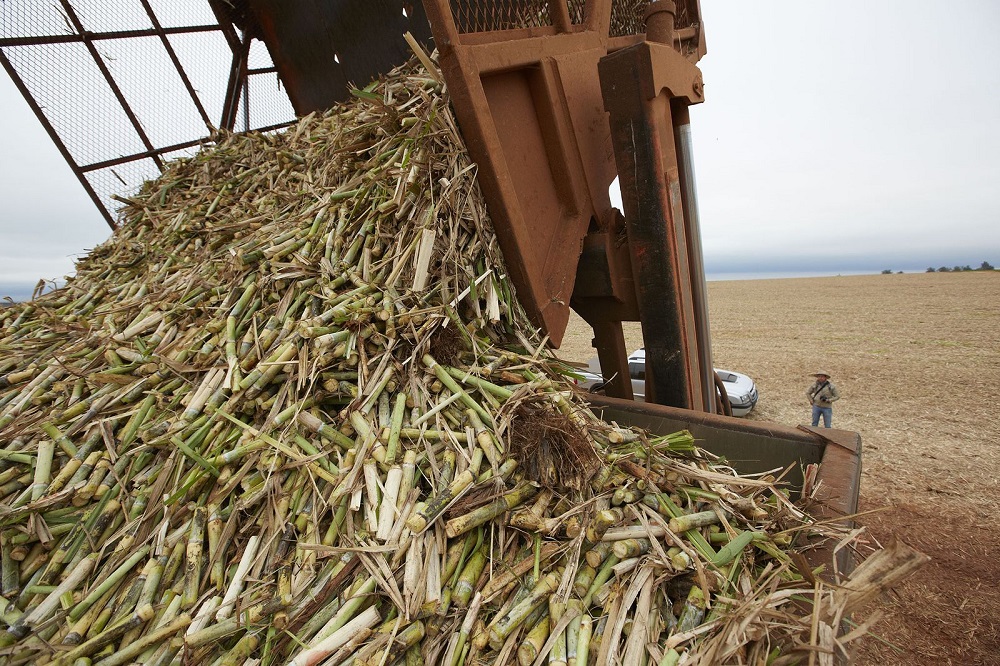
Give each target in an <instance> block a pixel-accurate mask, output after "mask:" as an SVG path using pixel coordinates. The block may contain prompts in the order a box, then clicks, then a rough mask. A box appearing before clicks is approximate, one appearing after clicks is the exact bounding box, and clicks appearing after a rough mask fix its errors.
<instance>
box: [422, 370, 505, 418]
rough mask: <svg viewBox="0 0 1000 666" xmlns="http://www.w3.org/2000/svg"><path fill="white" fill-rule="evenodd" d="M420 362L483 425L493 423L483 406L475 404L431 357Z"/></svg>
mask: <svg viewBox="0 0 1000 666" xmlns="http://www.w3.org/2000/svg"><path fill="white" fill-rule="evenodd" d="M421 360H422V361H423V364H424V365H425V366H427V368H428V369H430V370H431V371H433V372H434V376H436V377H437V378H438V380H440V382H441V383H442V384H444V385H445V386H447V387H448V390H449V391H451V392H452V393H457V394H460V395H461V400H462V402H464V403H465V406H466V407H469V408H470V409H472V410H474V411H475V412H476V414H477V415H479V418H481V419H482V420H483V422H484V423H493V418H492V417H491V416H490V414H489V412H487V411H486V410H485V409H483V406H482V405H480V404H479V403H478V402H476V401H475V400H474V399H473V398H472V396H470V395H469V394H468V393H466V392H465V391H464V390H463V389H462V387H461V386H459V385H458V383H457V382H456V381H455V380H454V379H453V378H452V376H451V375H449V374H448V371H447V370H445V368H444V367H443V366H441V365H438V362H437V361H435V360H434V357H433V356H431V355H430V354H424V356H423V358H422V359H421Z"/></svg>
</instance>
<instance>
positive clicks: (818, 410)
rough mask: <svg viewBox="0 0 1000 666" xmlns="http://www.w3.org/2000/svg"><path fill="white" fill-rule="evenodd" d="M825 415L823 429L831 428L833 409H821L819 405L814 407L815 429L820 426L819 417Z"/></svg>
mask: <svg viewBox="0 0 1000 666" xmlns="http://www.w3.org/2000/svg"><path fill="white" fill-rule="evenodd" d="M820 414H822V415H823V427H824V428H829V427H830V421H832V420H833V407H820V406H819V405H813V427H814V428H815V427H816V426H818V425H819V416H820Z"/></svg>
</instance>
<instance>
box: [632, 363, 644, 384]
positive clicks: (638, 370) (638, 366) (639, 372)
mask: <svg viewBox="0 0 1000 666" xmlns="http://www.w3.org/2000/svg"><path fill="white" fill-rule="evenodd" d="M628 375H629V377H631V378H632V379H639V380H642V381H645V380H646V364H645V363H629V364H628Z"/></svg>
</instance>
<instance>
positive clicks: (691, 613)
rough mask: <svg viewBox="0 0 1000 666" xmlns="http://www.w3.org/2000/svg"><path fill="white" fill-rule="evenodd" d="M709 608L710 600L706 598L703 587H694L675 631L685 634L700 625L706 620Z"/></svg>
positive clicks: (678, 619)
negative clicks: (706, 610)
mask: <svg viewBox="0 0 1000 666" xmlns="http://www.w3.org/2000/svg"><path fill="white" fill-rule="evenodd" d="M707 606H708V600H707V599H706V598H705V593H704V592H703V591H702V589H701V586H700V585H692V586H691V590H690V591H689V592H688V595H687V599H686V600H685V601H684V607H683V608H682V609H681V613H680V615H679V616H678V618H677V627H676V629H675V631H676V632H677V633H685V632H688V631H691V630H692V629H694V628H695V627H697V626H698V625H700V624H701V623H702V620H704V619H705V609H706V608H707Z"/></svg>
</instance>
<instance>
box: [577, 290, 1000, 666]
mask: <svg viewBox="0 0 1000 666" xmlns="http://www.w3.org/2000/svg"><path fill="white" fill-rule="evenodd" d="M708 292H709V303H710V309H711V326H712V344H713V352H714V356H715V361H716V364H717V365H718V366H720V367H723V368H730V369H733V370H738V371H740V372H745V373H747V374H749V375H750V376H752V377H753V378H754V380H755V381H756V382H757V386H758V389H759V390H760V392H761V401H760V403H758V405H757V409H756V410H755V411H754V412H753V413H752V414H751V416H750V418H753V419H759V420H767V421H774V422H778V423H784V424H788V425H797V424H800V423H807V422H808V420H809V407H808V404H807V401H806V398H805V397H804V392H805V390H806V387H807V386H808V384H809V382H810V378H809V377H808V374H809V373H811V372H815V371H817V370H826V371H829V372H830V373H832V376H833V381H834V382H835V383H836V384H837V386H838V387H839V388H840V391H841V394H842V395H843V399H842V400H841V401H840V402H838V403H837V404H836V405H835V408H834V421H833V422H834V426H835V427H838V428H844V429H848V430H855V431H857V432H859V433H861V437H862V441H863V444H864V463H863V464H864V472H863V477H862V487H861V511H862V512H874V513H871V514H869V515H866V516H864V517H863V518H862V519H861V520H860V522H861V523H862V524H864V525H866V526H867V527H868V528H869V530H870V533H871V536H872V538H874V539H876V540H878V541H879V542H881V543H883V544H885V543H888V542H889V541H890V540H891V539H892V538H893V537H899V538H901V539H902V540H903V541H905V542H907V543H909V544H910V545H912V546H915V547H917V548H918V549H920V550H922V551H923V552H925V553H927V554H928V555H930V556H931V557H932V558H933V560H932V562H931V563H930V564H929V565H928V566H926V567H924V568H923V569H922V570H920V571H919V572H918V573H917V574H916V575H915V576H913V577H912V578H911V579H910V580H908V581H907V582H906V583H904V584H903V585H902V586H900V587H899V588H898V589H897V590H896V591H895V592H894V593H893V594H892V595H891V596H889V597H887V598H885V599H883V600H882V601H881V602H880V604H879V605H878V608H877V611H878V612H881V613H883V614H884V617H883V619H881V620H880V621H879V622H878V623H876V624H875V625H874V628H873V633H874V634H876V635H877V636H878V638H870V639H866V640H865V641H863V643H862V647H861V649H860V651H859V654H858V659H857V663H859V664H879V665H882V666H893V665H897V664H898V665H900V666H902V665H904V664H907V665H908V664H914V663H936V664H1000V657H998V656H997V655H998V654H1000V651H998V650H1000V628H998V626H997V623H996V618H997V617H998V616H1000V592H998V591H997V587H996V580H997V579H998V578H1000V562H998V561H997V558H996V553H998V552H1000V537H998V536H997V533H996V530H995V529H993V527H992V519H991V518H987V517H992V516H995V515H997V511H998V508H1000V506H998V505H1000V495H998V492H997V490H998V487H997V485H998V481H997V479H998V477H1000V474H998V473H1000V455H998V449H997V446H998V442H1000V422H998V419H997V418H996V415H995V411H996V402H997V399H996V387H997V385H998V380H1000V354H998V353H997V349H1000V308H998V307H997V302H998V301H1000V272H997V273H980V272H972V273H954V274H952V273H921V274H903V275H899V274H896V275H870V276H846V277H831V278H808V279H805V278H804V279H785V280H752V281H738V282H710V283H709V285H708ZM570 327H571V330H570V333H569V334H568V335H567V338H566V341H565V342H564V344H563V348H562V350H561V351H560V356H562V357H563V358H564V359H567V360H574V361H577V360H579V361H586V360H587V359H589V358H590V357H591V356H593V355H594V351H593V349H592V348H591V347H590V338H591V335H590V332H589V330H588V329H587V328H586V325H585V324H584V323H583V322H582V320H579V319H574V320H573V321H572V322H571V324H570ZM627 338H628V340H629V350H630V351H631V350H632V349H633V348H636V347H638V346H640V344H641V335H640V333H639V329H638V325H637V324H635V325H631V327H630V328H629V329H627Z"/></svg>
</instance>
